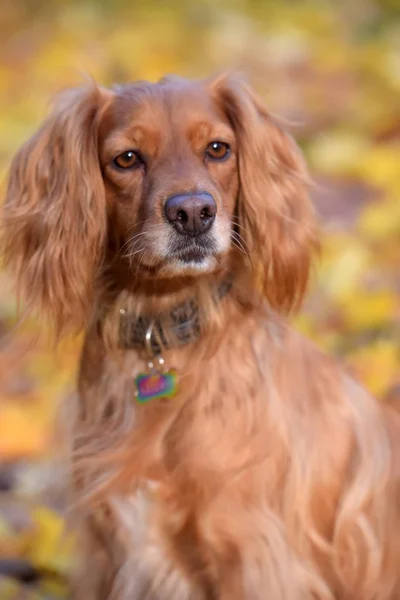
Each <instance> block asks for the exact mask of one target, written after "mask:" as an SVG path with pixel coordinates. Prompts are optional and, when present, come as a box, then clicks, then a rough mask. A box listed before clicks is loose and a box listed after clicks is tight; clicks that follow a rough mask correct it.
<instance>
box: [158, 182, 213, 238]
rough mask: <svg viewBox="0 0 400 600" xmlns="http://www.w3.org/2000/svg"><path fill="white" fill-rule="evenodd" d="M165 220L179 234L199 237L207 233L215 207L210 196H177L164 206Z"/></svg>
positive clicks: (202, 194)
mask: <svg viewBox="0 0 400 600" xmlns="http://www.w3.org/2000/svg"><path fill="white" fill-rule="evenodd" d="M164 212H165V216H166V218H167V220H168V221H169V222H170V223H171V224H172V225H173V226H174V227H175V229H176V230H177V231H179V233H183V234H186V235H192V236H196V235H200V234H201V233H205V232H206V231H208V230H209V229H210V227H211V225H212V223H213V221H214V219H215V215H216V214H217V205H216V204H215V200H214V198H213V197H212V196H211V194H207V193H206V192H201V193H199V194H195V193H194V194H177V195H176V196H171V197H170V198H168V200H167V201H166V203H165V205H164Z"/></svg>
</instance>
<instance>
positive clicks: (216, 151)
mask: <svg viewBox="0 0 400 600" xmlns="http://www.w3.org/2000/svg"><path fill="white" fill-rule="evenodd" d="M229 152H230V147H229V144H226V143H225V142H218V141H217V142H211V143H210V144H208V146H207V148H206V156H207V157H208V158H211V160H223V159H224V158H227V157H228V156H229Z"/></svg>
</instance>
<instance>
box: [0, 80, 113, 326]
mask: <svg viewBox="0 0 400 600" xmlns="http://www.w3.org/2000/svg"><path fill="white" fill-rule="evenodd" d="M105 96H106V92H103V91H101V90H100V89H99V88H98V87H97V86H95V85H94V84H92V85H91V86H89V87H87V88H82V89H72V90H68V91H66V92H64V93H63V94H61V96H60V97H59V99H58V101H57V103H56V105H55V108H54V109H53V111H52V113H51V114H50V116H49V117H48V119H47V120H46V121H45V123H44V124H43V125H42V127H41V129H40V130H39V131H38V132H37V133H36V134H35V135H34V136H33V137H32V138H31V139H30V140H29V141H28V142H26V144H25V145H24V146H23V147H22V148H21V149H20V151H19V152H18V153H17V154H16V156H15V158H14V159H13V162H12V164H11V168H10V174H9V181H8V189H7V195H6V201H5V205H4V208H3V215H2V217H3V218H2V236H1V246H2V248H1V249H2V253H3V256H4V262H5V265H6V266H8V267H9V268H10V271H11V273H12V274H13V275H14V277H15V278H16V282H17V293H18V297H21V299H22V300H23V301H24V304H25V305H26V308H27V311H32V310H33V311H35V312H37V313H39V314H40V315H44V316H45V317H47V318H50V321H51V322H52V324H53V325H54V326H55V329H56V333H57V334H60V333H61V332H63V331H65V330H71V329H72V330H79V329H80V328H81V327H82V326H83V325H84V323H85V320H86V318H87V315H88V308H89V306H90V303H91V300H92V297H93V287H94V281H95V277H96V273H97V271H98V269H99V265H100V263H101V258H102V251H103V247H104V240H105V234H106V206H105V190H104V184H103V180H102V176H101V171H100V166H99V158H98V148H97V130H98V121H99V114H100V112H101V110H102V107H104V104H105Z"/></svg>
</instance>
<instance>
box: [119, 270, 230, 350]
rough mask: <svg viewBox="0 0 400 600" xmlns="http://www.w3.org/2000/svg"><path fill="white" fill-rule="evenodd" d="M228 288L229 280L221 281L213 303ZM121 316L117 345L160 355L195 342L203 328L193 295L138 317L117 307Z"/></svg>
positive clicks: (216, 301) (221, 296)
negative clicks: (160, 310)
mask: <svg viewBox="0 0 400 600" xmlns="http://www.w3.org/2000/svg"><path fill="white" fill-rule="evenodd" d="M231 287H232V283H231V281H223V282H222V283H221V284H220V285H219V286H217V287H216V289H215V293H214V301H215V303H218V302H220V301H221V300H222V298H224V296H226V294H227V293H228V292H229V290H230V288H231ZM120 315H121V316H120V324H119V339H120V346H121V347H122V348H125V349H133V348H134V349H137V350H143V351H145V352H146V353H147V355H149V354H151V355H152V356H159V355H161V353H162V351H163V350H168V349H171V348H179V347H180V346H185V345H187V344H190V343H192V342H194V341H196V340H197V339H198V338H199V337H200V333H201V331H202V329H203V327H204V324H203V323H202V321H203V318H202V317H203V315H202V314H201V311H200V307H199V304H198V302H197V300H196V299H195V298H190V299H189V300H187V301H185V302H182V303H181V304H179V305H178V306H176V307H174V308H173V309H172V310H170V311H169V312H165V313H160V314H158V315H156V316H154V317H150V316H147V315H146V316H144V315H140V316H137V315H135V314H132V313H129V312H127V311H126V310H125V309H121V310H120Z"/></svg>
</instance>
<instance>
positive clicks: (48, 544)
mask: <svg viewBox="0 0 400 600" xmlns="http://www.w3.org/2000/svg"><path fill="white" fill-rule="evenodd" d="M32 518H33V521H34V524H35V535H33V536H32V539H31V548H30V550H29V551H28V552H27V555H28V558H29V559H30V560H31V561H32V563H33V564H34V565H35V566H36V567H37V568H38V569H39V570H45V571H46V570H47V571H53V572H55V573H65V571H66V570H67V568H68V565H69V564H70V563H71V556H72V549H73V540H72V537H71V536H70V535H67V533H66V531H65V524H64V520H63V519H62V518H61V516H60V515H58V514H56V513H55V512H53V511H51V510H50V509H48V508H46V507H44V506H39V507H37V508H35V509H34V510H33V513H32Z"/></svg>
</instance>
